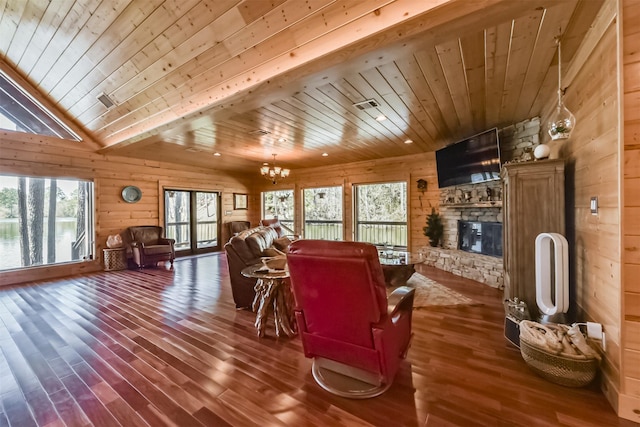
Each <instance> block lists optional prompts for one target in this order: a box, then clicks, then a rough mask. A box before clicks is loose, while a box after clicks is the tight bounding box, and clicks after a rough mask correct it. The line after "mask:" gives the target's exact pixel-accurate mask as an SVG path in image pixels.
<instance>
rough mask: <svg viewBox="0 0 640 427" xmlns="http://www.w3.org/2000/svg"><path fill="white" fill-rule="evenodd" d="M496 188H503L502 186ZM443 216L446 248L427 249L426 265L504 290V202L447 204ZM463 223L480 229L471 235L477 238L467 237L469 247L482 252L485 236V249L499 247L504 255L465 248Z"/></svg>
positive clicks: (443, 209)
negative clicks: (489, 238) (463, 247)
mask: <svg viewBox="0 0 640 427" xmlns="http://www.w3.org/2000/svg"><path fill="white" fill-rule="evenodd" d="M493 185H500V183H499V182H498V183H497V184H493ZM460 187H462V186H460ZM440 215H441V216H442V223H443V224H444V230H445V232H444V241H443V245H442V246H443V247H441V248H433V247H425V248H424V249H423V252H424V254H425V259H426V261H425V264H427V265H431V266H434V267H437V268H439V269H441V270H445V271H448V272H451V273H453V274H456V275H458V276H462V277H466V278H469V279H473V280H475V281H477V282H480V283H484V284H487V285H489V286H491V287H494V288H502V286H503V265H502V202H501V201H494V203H493V204H490V203H489V204H486V203H484V202H473V201H472V202H470V203H452V204H447V203H444V204H442V205H441V206H440ZM461 224H466V225H469V228H471V227H473V226H474V225H475V226H476V228H480V232H478V231H475V233H473V232H470V233H473V234H474V236H475V238H471V237H467V239H466V241H467V245H469V246H472V247H474V248H476V249H478V241H479V242H480V244H481V245H480V246H482V237H483V236H484V237H485V244H484V246H485V248H486V247H491V248H493V249H496V248H499V253H500V254H499V255H498V254H492V255H487V254H483V253H477V252H476V251H467V250H464V249H461V248H460V246H459V243H460V242H461V241H463V242H464V241H465V237H464V235H463V234H461V233H460V232H459V231H460V225H461ZM472 224H473V225H472ZM483 224H486V225H488V228H491V229H492V230H491V232H489V231H485V230H483V228H484V227H483ZM486 225H485V227H487V226H486ZM489 235H491V239H492V241H491V242H488V241H487V240H486V236H489ZM474 239H475V240H474ZM472 243H473V244H472ZM494 252H495V251H494Z"/></svg>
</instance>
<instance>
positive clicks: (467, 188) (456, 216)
mask: <svg viewBox="0 0 640 427" xmlns="http://www.w3.org/2000/svg"><path fill="white" fill-rule="evenodd" d="M539 134H540V120H539V118H537V117H536V118H533V119H531V120H526V121H524V122H520V123H517V124H515V125H512V126H509V127H506V128H503V129H500V131H499V140H500V157H501V160H502V162H510V161H525V160H530V159H529V157H531V153H532V151H533V148H534V147H535V146H536V145H538V143H539ZM501 193H502V185H501V182H500V181H490V182H485V183H481V184H467V185H458V186H455V187H447V188H442V189H440V207H439V213H440V215H441V217H442V223H443V225H444V236H443V244H442V247H441V248H433V247H430V246H426V247H424V248H422V249H421V252H423V253H424V256H425V259H426V261H425V264H427V265H431V266H434V267H437V268H439V269H441V270H445V271H449V272H451V273H454V274H457V275H459V276H462V277H467V278H469V279H473V280H476V281H478V282H481V283H485V284H487V285H489V286H492V287H495V288H502V287H503V264H502V194H501ZM459 224H491V225H489V226H487V227H488V229H489V228H491V229H492V230H491V231H488V229H487V231H485V230H484V228H483V226H482V225H471V226H470V227H471V229H470V230H474V229H475V230H476V231H475V232H473V231H468V232H469V233H470V234H469V235H468V236H467V237H466V241H465V236H464V235H461V233H460V225H459ZM474 227H475V228H474ZM478 229H479V230H480V231H478ZM465 231H466V230H465ZM488 235H491V236H492V237H491V241H488V240H487V236H488ZM461 240H462V242H463V245H462V246H465V245H466V246H469V247H470V248H471V249H474V248H475V249H478V241H479V242H480V246H481V247H482V246H485V247H491V248H492V250H493V252H494V253H492V254H485V253H477V252H478V251H476V250H470V251H468V250H465V248H462V249H461V246H460V241H461ZM472 241H473V243H472ZM498 247H499V248H498ZM496 251H497V252H499V253H497V252H496ZM479 252H483V251H482V250H480V251H479Z"/></svg>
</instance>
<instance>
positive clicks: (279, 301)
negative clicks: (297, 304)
mask: <svg viewBox="0 0 640 427" xmlns="http://www.w3.org/2000/svg"><path fill="white" fill-rule="evenodd" d="M262 269H264V265H262V264H256V265H252V266H249V267H246V268H244V269H243V270H242V275H243V276H245V277H253V278H257V279H258V281H257V282H256V286H255V290H256V297H255V299H254V300H253V306H252V308H253V311H254V312H255V313H256V323H255V325H256V329H257V331H258V336H259V337H263V336H264V334H265V329H266V326H267V320H268V319H269V314H270V313H273V321H274V324H275V329H276V335H277V336H279V337H280V336H283V335H286V336H288V337H292V336H294V335H295V334H296V324H295V318H294V316H293V294H292V293H291V288H290V284H289V281H288V280H285V279H287V278H288V277H289V271H287V270H281V271H271V272H262V271H260V270H262Z"/></svg>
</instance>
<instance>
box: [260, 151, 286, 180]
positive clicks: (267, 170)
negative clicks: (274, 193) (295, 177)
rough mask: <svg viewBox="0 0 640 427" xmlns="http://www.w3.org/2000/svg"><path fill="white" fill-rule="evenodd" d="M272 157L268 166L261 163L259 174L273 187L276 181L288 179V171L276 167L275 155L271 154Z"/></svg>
mask: <svg viewBox="0 0 640 427" xmlns="http://www.w3.org/2000/svg"><path fill="white" fill-rule="evenodd" d="M272 156H273V164H272V165H269V163H263V164H262V167H261V168H260V174H261V175H262V176H263V177H264V178H265V179H268V180H269V181H271V182H272V183H273V184H274V185H275V184H277V183H278V180H280V179H285V178H286V177H288V176H289V172H290V170H289V169H284V168H281V167H280V166H276V155H275V154H272Z"/></svg>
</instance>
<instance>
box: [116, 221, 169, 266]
mask: <svg viewBox="0 0 640 427" xmlns="http://www.w3.org/2000/svg"><path fill="white" fill-rule="evenodd" d="M127 231H128V241H129V244H130V247H131V256H132V258H133V262H134V263H135V264H136V265H137V266H138V268H142V267H144V266H145V265H156V264H157V263H158V262H159V261H170V262H171V268H173V260H174V259H175V257H176V252H175V249H174V247H173V246H174V244H175V240H174V239H165V238H164V237H163V235H162V227H158V226H155V225H142V226H137V227H129V228H128V229H127Z"/></svg>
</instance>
